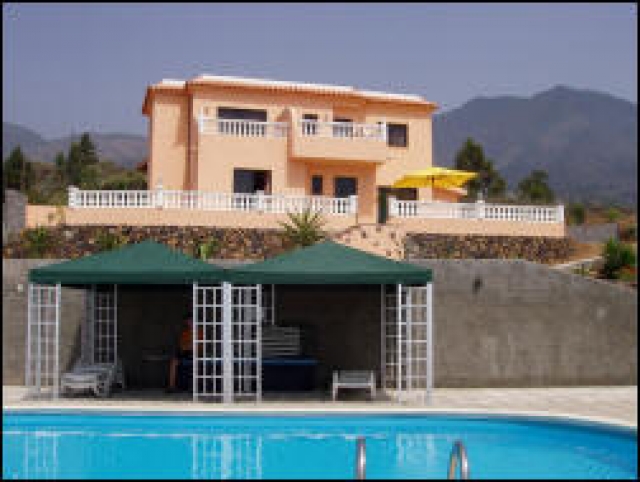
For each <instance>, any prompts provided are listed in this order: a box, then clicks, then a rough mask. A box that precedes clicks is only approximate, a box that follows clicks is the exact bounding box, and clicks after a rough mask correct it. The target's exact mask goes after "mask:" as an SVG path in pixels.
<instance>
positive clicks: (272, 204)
mask: <svg viewBox="0 0 640 482" xmlns="http://www.w3.org/2000/svg"><path fill="white" fill-rule="evenodd" d="M357 204H358V201H357V196H350V197H346V198H332V197H326V196H286V195H277V194H273V195H272V194H260V193H258V194H238V193H234V194H228V193H218V192H205V191H175V190H163V189H156V190H149V191H97V190H96V191H89V190H87V191H83V190H79V189H77V188H70V189H69V207H70V208H79V209H83V208H103V209H110V208H128V209H135V208H159V209H199V210H209V211H257V212H265V213H287V212H300V211H303V210H305V209H310V210H312V211H320V212H322V213H324V214H327V215H338V216H340V215H355V214H356V211H357Z"/></svg>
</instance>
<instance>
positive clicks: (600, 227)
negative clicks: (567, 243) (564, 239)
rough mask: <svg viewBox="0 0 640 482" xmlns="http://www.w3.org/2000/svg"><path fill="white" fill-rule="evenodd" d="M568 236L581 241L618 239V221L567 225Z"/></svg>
mask: <svg viewBox="0 0 640 482" xmlns="http://www.w3.org/2000/svg"><path fill="white" fill-rule="evenodd" d="M567 236H568V237H569V238H571V239H575V240H576V241H579V242H581V243H605V242H607V241H608V240H609V239H611V238H613V239H618V225H617V224H616V223H607V224H595V225H583V226H567Z"/></svg>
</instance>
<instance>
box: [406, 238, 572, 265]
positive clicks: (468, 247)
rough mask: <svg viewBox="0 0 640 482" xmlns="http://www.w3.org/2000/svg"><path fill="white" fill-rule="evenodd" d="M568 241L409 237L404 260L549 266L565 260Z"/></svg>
mask: <svg viewBox="0 0 640 482" xmlns="http://www.w3.org/2000/svg"><path fill="white" fill-rule="evenodd" d="M571 249H572V243H571V240H569V239H568V238H543V237H524V236H479V235H467V236H457V235H448V234H426V233H407V235H406V237H405V239H404V253H405V254H404V255H405V259H451V258H453V259H526V260H529V261H537V262H542V263H549V262H553V261H557V260H563V259H566V258H567V256H568V255H569V254H570V252H571Z"/></svg>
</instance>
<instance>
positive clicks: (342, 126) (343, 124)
mask: <svg viewBox="0 0 640 482" xmlns="http://www.w3.org/2000/svg"><path fill="white" fill-rule="evenodd" d="M333 122H336V124H333V137H353V126H352V125H350V124H352V123H353V119H347V118H345V117H336V118H334V119H333Z"/></svg>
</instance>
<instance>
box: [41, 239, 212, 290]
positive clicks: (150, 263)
mask: <svg viewBox="0 0 640 482" xmlns="http://www.w3.org/2000/svg"><path fill="white" fill-rule="evenodd" d="M224 276H225V270H224V269H222V268H219V267H217V266H213V265H211V264H209V263H205V262H204V261H200V260H198V259H195V258H192V257H190V256H186V255H184V254H182V253H181V252H179V251H176V250H173V249H171V248H169V247H167V246H165V245H164V244H159V243H156V242H154V241H144V242H142V243H137V244H130V245H127V246H124V247H123V248H120V249H117V250H113V251H106V252H101V253H98V254H94V255H91V256H85V257H84V258H79V259H74V260H70V261H64V262H62V263H56V264H52V265H49V266H44V267H40V268H34V269H31V270H29V281H30V282H33V283H39V284H55V283H60V284H62V285H67V286H78V285H91V284H155V285H157V284H172V285H173V284H191V283H193V282H208V283H217V282H220V281H222V279H223V278H224Z"/></svg>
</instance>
